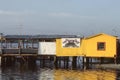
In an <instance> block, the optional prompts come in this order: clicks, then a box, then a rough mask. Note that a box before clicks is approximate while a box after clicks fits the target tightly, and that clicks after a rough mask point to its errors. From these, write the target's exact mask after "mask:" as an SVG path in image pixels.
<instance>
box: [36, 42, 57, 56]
mask: <svg viewBox="0 0 120 80" xmlns="http://www.w3.org/2000/svg"><path fill="white" fill-rule="evenodd" d="M38 54H41V55H55V54H56V43H55V42H39V49H38Z"/></svg>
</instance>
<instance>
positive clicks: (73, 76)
mask: <svg viewBox="0 0 120 80" xmlns="http://www.w3.org/2000/svg"><path fill="white" fill-rule="evenodd" d="M118 79H120V71H116V70H94V69H91V70H79V69H78V70H66V69H50V68H40V65H37V64H36V65H35V64H34V65H27V64H22V65H20V64H16V65H14V66H13V65H12V66H5V67H2V68H0V80H118Z"/></svg>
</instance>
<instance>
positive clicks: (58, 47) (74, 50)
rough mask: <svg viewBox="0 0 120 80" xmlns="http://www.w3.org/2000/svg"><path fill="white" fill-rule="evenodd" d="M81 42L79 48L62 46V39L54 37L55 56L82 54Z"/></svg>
mask: <svg viewBox="0 0 120 80" xmlns="http://www.w3.org/2000/svg"><path fill="white" fill-rule="evenodd" d="M81 48H82V44H80V47H79V48H63V47H62V40H61V39H56V55H57V56H80V55H81V56H82V55H83V54H82V51H81Z"/></svg>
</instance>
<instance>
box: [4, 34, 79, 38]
mask: <svg viewBox="0 0 120 80" xmlns="http://www.w3.org/2000/svg"><path fill="white" fill-rule="evenodd" d="M5 38H6V39H10V38H11V39H13V38H14V39H19V38H22V39H30V38H32V39H34V38H35V39H40V38H78V36H77V35H6V36H5ZM79 38H80V37H79Z"/></svg>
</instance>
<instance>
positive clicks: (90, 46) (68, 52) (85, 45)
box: [56, 34, 116, 57]
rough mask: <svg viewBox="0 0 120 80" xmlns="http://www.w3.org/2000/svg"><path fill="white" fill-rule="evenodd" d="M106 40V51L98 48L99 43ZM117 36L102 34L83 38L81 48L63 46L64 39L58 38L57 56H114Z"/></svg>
mask: <svg viewBox="0 0 120 80" xmlns="http://www.w3.org/2000/svg"><path fill="white" fill-rule="evenodd" d="M98 42H105V43H106V49H105V51H99V50H97V43H98ZM114 55H116V37H114V36H109V35H106V34H101V35H97V36H93V37H89V38H85V39H82V40H81V43H80V47H79V48H63V47H62V40H61V39H56V56H86V57H114Z"/></svg>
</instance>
